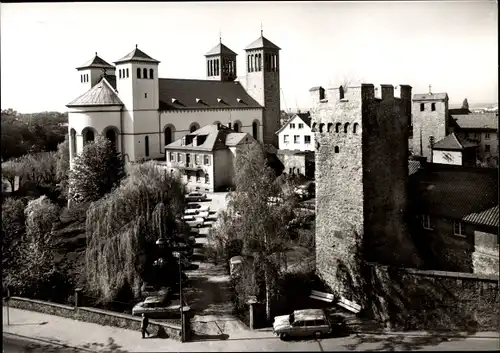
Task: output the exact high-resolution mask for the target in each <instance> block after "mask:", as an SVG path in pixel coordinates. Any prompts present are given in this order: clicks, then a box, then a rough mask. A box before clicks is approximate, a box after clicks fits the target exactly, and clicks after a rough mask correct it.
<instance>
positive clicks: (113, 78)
mask: <svg viewBox="0 0 500 353" xmlns="http://www.w3.org/2000/svg"><path fill="white" fill-rule="evenodd" d="M104 77H106V80H107V81H108V83H109V84H110V85H111V87H113V89H114V90H115V91H116V75H101V77H100V78H99V81H97V82H101V81H102V79H103V78H104Z"/></svg>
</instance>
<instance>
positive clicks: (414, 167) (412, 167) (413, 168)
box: [408, 161, 420, 175]
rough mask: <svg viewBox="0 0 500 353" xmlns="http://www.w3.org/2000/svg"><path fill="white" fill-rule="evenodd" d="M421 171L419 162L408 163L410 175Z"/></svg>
mask: <svg viewBox="0 0 500 353" xmlns="http://www.w3.org/2000/svg"><path fill="white" fill-rule="evenodd" d="M419 170H420V162H419V161H408V175H413V174H415V173H416V172H418V171H419Z"/></svg>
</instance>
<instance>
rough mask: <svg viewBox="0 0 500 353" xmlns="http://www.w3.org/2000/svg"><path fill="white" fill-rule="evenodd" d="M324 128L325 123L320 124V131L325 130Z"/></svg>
mask: <svg viewBox="0 0 500 353" xmlns="http://www.w3.org/2000/svg"><path fill="white" fill-rule="evenodd" d="M324 128H325V124H319V132H323V129H324Z"/></svg>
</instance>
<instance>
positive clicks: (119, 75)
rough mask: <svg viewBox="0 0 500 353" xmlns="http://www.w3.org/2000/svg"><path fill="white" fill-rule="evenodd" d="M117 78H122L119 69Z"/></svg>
mask: <svg viewBox="0 0 500 353" xmlns="http://www.w3.org/2000/svg"><path fill="white" fill-rule="evenodd" d="M118 77H119V78H122V70H121V69H120V70H118Z"/></svg>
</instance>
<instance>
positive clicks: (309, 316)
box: [273, 309, 342, 339]
mask: <svg viewBox="0 0 500 353" xmlns="http://www.w3.org/2000/svg"><path fill="white" fill-rule="evenodd" d="M341 322H342V321H341V320H338V322H337V321H335V325H334V326H332V323H331V322H330V320H328V318H327V316H326V314H325V311H324V310H323V309H304V310H295V311H294V312H293V313H292V314H290V315H283V316H276V317H275V318H274V322H273V332H274V334H275V335H276V336H279V337H280V338H281V339H286V338H289V337H304V336H314V337H316V338H320V337H322V336H324V335H326V334H329V333H331V332H332V331H333V330H337V329H338V328H339V326H340V325H341Z"/></svg>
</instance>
